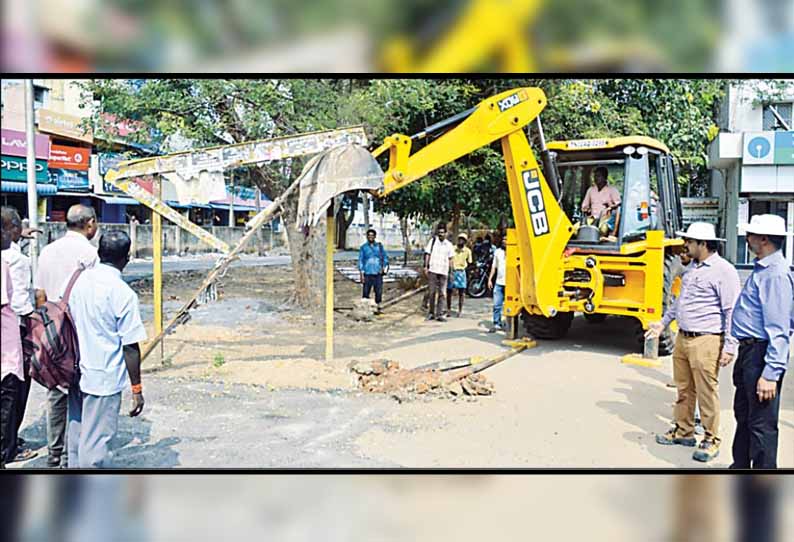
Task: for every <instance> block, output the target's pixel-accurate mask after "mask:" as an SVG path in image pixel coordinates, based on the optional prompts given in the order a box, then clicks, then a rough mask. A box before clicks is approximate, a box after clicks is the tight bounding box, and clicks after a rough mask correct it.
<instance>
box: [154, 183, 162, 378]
mask: <svg viewBox="0 0 794 542" xmlns="http://www.w3.org/2000/svg"><path fill="white" fill-rule="evenodd" d="M152 188H153V191H154V194H155V196H157V197H158V198H159V197H160V176H159V175H155V176H154V186H153V187H152ZM152 241H153V254H152V260H153V266H154V333H155V336H157V335H159V334H160V333H161V332H162V331H163V219H162V217H161V216H160V213H158V212H157V211H152ZM160 362H161V363H162V362H163V343H162V341H161V342H160Z"/></svg>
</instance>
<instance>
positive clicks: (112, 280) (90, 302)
mask: <svg viewBox="0 0 794 542" xmlns="http://www.w3.org/2000/svg"><path fill="white" fill-rule="evenodd" d="M130 245H131V241H130V238H129V236H128V235H127V234H126V233H124V232H122V231H111V232H108V233H106V234H104V235H103V236H102V237H101V238H100V239H99V264H97V265H96V266H94V267H93V268H92V269H87V270H85V271H84V272H83V273H82V274H81V275H80V276H79V277H78V278H77V280H76V281H75V283H74V287H73V288H72V291H71V296H70V297H69V310H70V311H71V313H72V319H73V320H74V325H75V330H76V331H77V342H78V344H79V346H80V381H79V385H78V386H75V387H74V388H72V389H70V390H69V396H68V397H69V410H68V414H69V439H68V443H69V468H108V467H111V466H112V463H111V459H112V453H111V450H110V446H111V441H112V440H113V437H114V436H115V435H116V432H117V430H118V421H119V409H120V408H121V394H122V391H123V390H124V388H125V387H126V385H127V381H129V382H130V384H131V391H132V410H131V411H130V413H129V414H130V417H135V416H138V415H139V414H140V413H141V412H142V411H143V406H144V400H143V388H142V387H141V350H140V346H139V344H138V343H140V342H141V341H143V340H145V339H146V330H144V328H143V322H142V321H141V313H140V310H139V309H138V294H136V293H135V292H134V291H133V290H132V288H130V287H129V286H128V285H127V283H126V282H124V280H123V279H122V278H121V273H122V271H124V267H125V266H126V265H127V263H128V262H129V260H130ZM65 289H66V285H64V290H65Z"/></svg>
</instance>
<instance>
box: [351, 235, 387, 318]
mask: <svg viewBox="0 0 794 542" xmlns="http://www.w3.org/2000/svg"><path fill="white" fill-rule="evenodd" d="M376 235H377V234H376V233H375V230H373V229H369V230H367V242H366V243H364V244H363V245H361V248H360V249H359V250H358V272H359V277H360V278H361V282H362V283H363V284H364V292H363V294H362V297H363V298H366V299H369V295H370V292H371V291H372V289H373V288H374V289H375V303H376V304H377V305H378V312H380V303H381V301H382V300H383V299H382V298H383V276H384V275H385V274H386V273H388V272H389V256H388V254H386V251H385V250H384V249H383V243H376V242H375V237H376Z"/></svg>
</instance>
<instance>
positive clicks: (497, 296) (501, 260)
mask: <svg viewBox="0 0 794 542" xmlns="http://www.w3.org/2000/svg"><path fill="white" fill-rule="evenodd" d="M506 247H507V242H506V241H505V239H504V237H502V240H501V241H500V242H499V248H497V249H496V250H495V251H494V254H493V265H491V274H490V276H489V277H488V288H491V289H492V290H493V326H491V329H489V330H488V333H495V332H496V330H497V329H504V326H503V325H502V305H503V304H504V301H505V275H506V273H505V272H506V267H505V266H506V259H505V248H506ZM494 275H496V284H494V282H493V279H494Z"/></svg>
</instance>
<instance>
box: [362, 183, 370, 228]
mask: <svg viewBox="0 0 794 542" xmlns="http://www.w3.org/2000/svg"><path fill="white" fill-rule="evenodd" d="M361 199H362V201H363V203H364V231H366V230H368V229H370V228H371V227H372V226H371V225H370V223H369V192H362V193H361Z"/></svg>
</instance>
